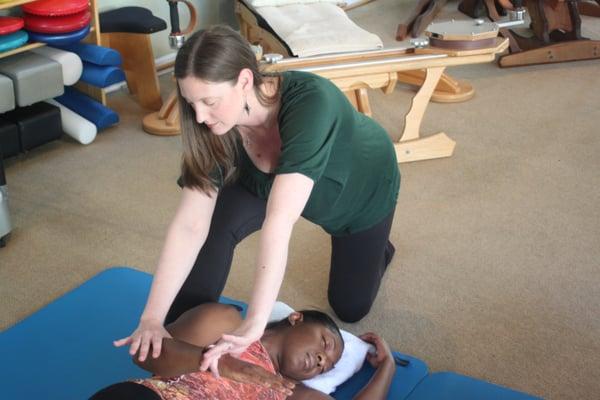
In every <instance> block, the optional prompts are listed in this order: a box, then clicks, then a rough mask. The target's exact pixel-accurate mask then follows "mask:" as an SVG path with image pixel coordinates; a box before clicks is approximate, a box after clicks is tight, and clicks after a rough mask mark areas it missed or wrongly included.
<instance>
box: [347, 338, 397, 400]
mask: <svg viewBox="0 0 600 400" xmlns="http://www.w3.org/2000/svg"><path fill="white" fill-rule="evenodd" d="M360 338H361V339H362V340H364V341H365V342H369V343H371V344H372V345H374V346H375V353H374V354H371V353H368V354H367V361H368V362H369V363H370V364H371V365H372V366H373V368H376V371H375V373H374V374H373V376H372V377H371V380H370V381H369V383H367V385H366V386H365V387H364V388H362V390H361V391H360V392H358V394H357V395H356V397H354V399H355V400H359V399H360V400H363V399H364V400H367V399H369V400H371V399H386V398H387V393H388V390H390V385H391V384H392V378H393V377H394V373H395V372H396V363H395V362H394V356H393V355H392V352H391V351H390V347H389V346H388V344H387V343H386V342H385V340H383V338H381V337H379V336H378V335H377V334H375V333H372V332H369V333H365V334H364V335H361V336H360Z"/></svg>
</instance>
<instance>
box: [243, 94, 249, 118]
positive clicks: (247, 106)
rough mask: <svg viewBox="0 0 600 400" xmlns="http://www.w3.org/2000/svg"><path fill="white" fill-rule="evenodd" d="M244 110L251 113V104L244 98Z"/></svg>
mask: <svg viewBox="0 0 600 400" xmlns="http://www.w3.org/2000/svg"><path fill="white" fill-rule="evenodd" d="M244 110H245V111H246V115H250V106H249V105H248V100H246V98H244Z"/></svg>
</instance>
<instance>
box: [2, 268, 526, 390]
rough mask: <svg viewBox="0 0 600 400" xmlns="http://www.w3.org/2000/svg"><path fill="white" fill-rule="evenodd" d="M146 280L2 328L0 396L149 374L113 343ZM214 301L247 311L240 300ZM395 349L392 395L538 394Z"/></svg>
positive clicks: (67, 301)
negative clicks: (434, 367)
mask: <svg viewBox="0 0 600 400" xmlns="http://www.w3.org/2000/svg"><path fill="white" fill-rule="evenodd" d="M151 282H152V277H151V275H150V274H147V273H144V272H140V271H136V270H134V269H131V268H125V267H116V268H110V269H107V270H106V271H104V272H102V273H100V274H98V275H96V276H94V277H93V278H91V279H90V280H89V281H87V282H85V283H84V284H83V285H81V286H79V287H78V288H76V289H74V290H72V291H71V292H68V293H67V294H65V295H64V296H62V297H60V298H59V299H57V300H55V301H54V302H52V303H50V304H49V305H47V306H46V307H44V308H42V309H41V310H39V311H37V312H36V313H34V314H33V315H31V316H30V317H28V318H26V319H25V320H23V321H21V322H19V323H18V324H16V325H15V326H13V327H11V328H9V329H8V330H6V331H4V332H2V333H0V354H2V356H3V357H2V361H3V362H2V363H0V376H2V380H3V384H2V398H6V399H44V400H53V399H57V400H59V399H60V400H62V399H87V398H89V397H90V396H91V395H92V394H94V393H95V392H97V391H98V390H100V389H101V388H103V387H106V386H109V385H111V384H113V383H116V382H121V381H125V380H128V379H132V378H144V377H148V376H149V374H148V373H147V372H146V371H144V370H142V369H140V368H138V367H137V366H136V365H135V364H133V362H131V358H130V357H129V354H128V353H127V350H128V349H127V348H115V347H114V346H113V345H112V341H113V340H115V339H118V338H121V337H124V336H126V335H128V334H129V333H130V332H132V331H133V329H135V327H136V326H137V322H138V319H139V316H140V315H141V313H142V310H143V308H144V304H145V302H146V298H147V296H148V292H149V290H150V284H151ZM220 300H221V302H223V303H228V304H234V305H236V306H238V307H239V308H241V309H242V311H243V314H245V311H246V304H245V303H242V302H239V301H236V300H232V299H228V298H225V297H222V298H221V299H220ZM394 354H395V355H397V356H399V357H400V358H402V359H405V360H408V361H409V364H408V365H407V366H405V367H403V366H400V365H399V366H397V371H396V375H395V377H394V381H393V383H392V387H391V388H390V393H389V395H388V399H390V400H391V399H394V400H402V399H407V400H426V399H435V400H446V399H448V400H449V399H461V400H471V399H472V400H475V399H477V400H479V399H486V400H488V399H489V400H496V399H498V400H500V399H503V400H531V399H536V398H535V397H531V396H528V395H526V394H523V393H519V392H516V391H513V390H510V389H506V388H502V387H499V386H496V385H493V384H490V383H487V382H483V381H479V380H476V379H473V378H469V377H465V376H461V375H457V374H453V373H436V374H432V375H427V366H426V365H425V363H424V362H423V361H421V360H419V359H416V358H414V357H411V356H407V355H402V354H400V353H394ZM372 373H373V369H372V368H371V367H370V366H369V365H368V363H366V364H365V366H364V367H363V369H362V370H361V371H359V372H358V373H357V374H356V375H354V377H352V378H351V379H350V380H349V381H348V382H346V383H344V384H343V385H341V386H340V387H339V388H338V390H337V391H336V392H335V393H334V397H335V398H336V399H350V398H352V397H353V395H354V394H355V393H356V392H358V391H359V390H360V388H362V387H363V386H364V384H365V383H366V382H367V381H368V380H369V379H370V377H371V375H372ZM407 396H408V397H407Z"/></svg>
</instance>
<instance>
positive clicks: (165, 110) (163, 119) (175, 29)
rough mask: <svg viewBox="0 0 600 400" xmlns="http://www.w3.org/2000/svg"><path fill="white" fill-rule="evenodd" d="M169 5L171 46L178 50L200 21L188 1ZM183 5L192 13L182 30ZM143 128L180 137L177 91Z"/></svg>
mask: <svg viewBox="0 0 600 400" xmlns="http://www.w3.org/2000/svg"><path fill="white" fill-rule="evenodd" d="M167 2H168V3H169V12H170V17H171V18H170V19H171V33H170V34H169V44H170V46H171V47H172V48H174V49H178V48H180V47H181V46H182V45H183V42H184V40H185V36H186V35H188V34H190V33H191V32H192V31H193V30H194V28H195V27H196V22H197V20H198V18H197V14H196V8H195V7H194V5H193V4H192V3H191V2H190V1H187V0H167ZM178 2H181V3H183V4H184V5H185V6H186V7H187V8H188V10H189V12H190V22H189V23H188V26H187V27H186V28H185V29H183V30H181V29H180V27H179V12H178V10H177V3H178ZM142 128H143V129H144V131H146V132H147V133H150V134H152V135H158V136H174V135H179V132H180V130H181V129H180V126H179V107H178V105H177V89H175V90H173V91H172V92H171V93H170V94H169V97H168V98H167V101H165V102H164V103H163V104H162V107H160V110H158V111H156V112H153V113H150V114H148V115H146V116H145V117H144V118H143V119H142Z"/></svg>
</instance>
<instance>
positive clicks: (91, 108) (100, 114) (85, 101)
mask: <svg viewBox="0 0 600 400" xmlns="http://www.w3.org/2000/svg"><path fill="white" fill-rule="evenodd" d="M55 100H56V101H58V102H59V103H60V104H62V105H63V106H65V107H67V108H68V109H70V110H71V111H74V112H76V113H77V114H79V115H81V116H82V117H83V118H85V119H87V120H88V121H91V122H93V123H94V125H96V128H98V130H99V131H100V130H102V129H104V128H107V127H109V126H111V125H114V124H116V123H118V122H119V115H118V114H117V113H116V112H114V111H113V110H111V109H110V108H108V107H105V106H103V105H102V104H101V103H98V102H97V101H96V100H94V99H92V98H91V97H89V96H86V95H85V94H83V93H81V92H79V91H77V90H75V89H73V88H71V87H68V86H67V87H65V93H64V94H63V95H62V96H59V97H57V98H55Z"/></svg>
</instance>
